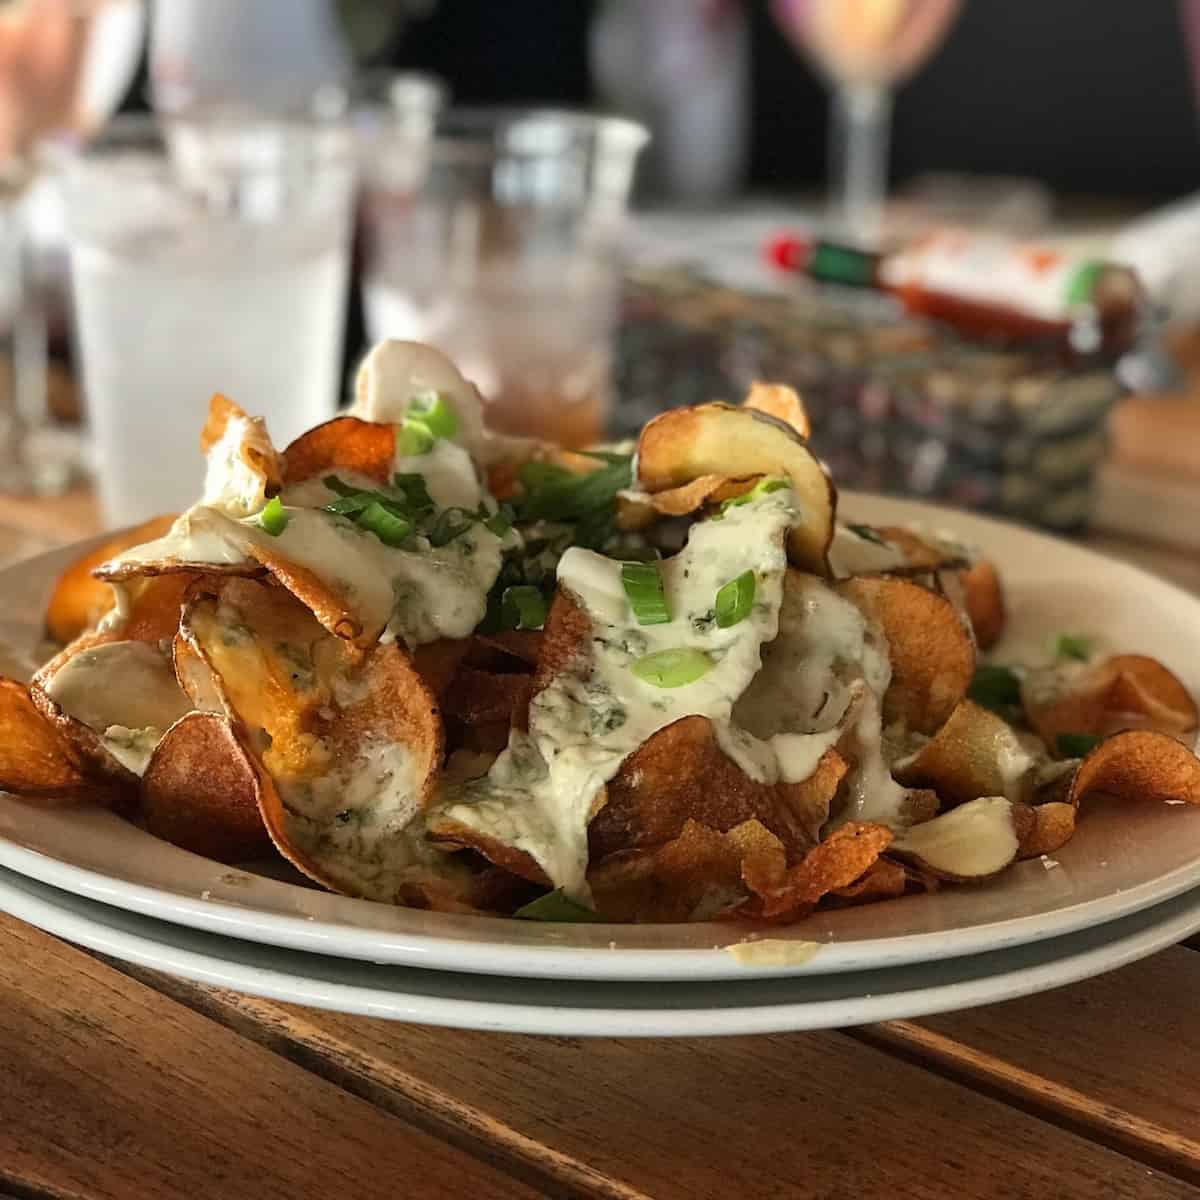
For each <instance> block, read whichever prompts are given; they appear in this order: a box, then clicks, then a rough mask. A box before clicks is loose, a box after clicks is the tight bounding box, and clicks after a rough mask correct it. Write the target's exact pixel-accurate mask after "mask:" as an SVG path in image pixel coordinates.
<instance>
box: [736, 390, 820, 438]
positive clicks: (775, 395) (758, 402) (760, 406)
mask: <svg viewBox="0 0 1200 1200" xmlns="http://www.w3.org/2000/svg"><path fill="white" fill-rule="evenodd" d="M742 407H743V408H753V409H756V410H757V411H758V412H764V413H766V414H767V415H768V416H772V417H774V418H775V419H776V420H777V421H782V422H783V423H784V424H785V425H790V426H791V427H792V428H793V429H794V430H795V431H796V432H797V433H798V434H799V435H800V436H801V437H802V438H806V439H807V438H810V437H811V436H812V425H811V423H810V422H809V419H808V410H807V409H806V408H805V407H804V401H803V400H801V399H800V393H799V392H797V391H796V389H795V388H790V387H787V386H785V385H784V384H782V383H762V382H759V381H755V382H754V383H752V384H751V385H750V391H749V392H747V393H746V399H745V400H743V401H742Z"/></svg>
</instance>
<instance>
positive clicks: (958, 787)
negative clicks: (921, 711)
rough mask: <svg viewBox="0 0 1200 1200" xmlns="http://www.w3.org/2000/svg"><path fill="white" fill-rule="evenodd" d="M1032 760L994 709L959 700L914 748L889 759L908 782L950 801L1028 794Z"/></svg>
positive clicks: (1019, 797)
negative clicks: (929, 737) (894, 759)
mask: <svg viewBox="0 0 1200 1200" xmlns="http://www.w3.org/2000/svg"><path fill="white" fill-rule="evenodd" d="M1033 766H1034V763H1033V760H1032V758H1031V757H1030V756H1029V755H1028V754H1027V753H1026V751H1025V749H1024V747H1023V746H1022V745H1021V742H1020V740H1019V739H1018V737H1017V734H1016V731H1015V730H1014V729H1013V728H1012V726H1011V725H1009V724H1008V723H1007V722H1006V721H1004V720H1002V719H1001V718H1000V717H998V716H997V715H996V714H995V713H993V712H991V711H989V710H988V709H986V708H981V707H980V706H979V705H978V704H975V703H973V702H972V701H970V700H963V701H962V702H961V703H960V704H959V705H958V706H957V707H956V708H955V709H954V711H953V712H952V713H951V714H950V716H949V717H948V718H947V720H946V723H945V724H944V725H943V726H942V727H941V729H939V730H938V731H937V733H936V734H934V736H933V738H932V740H930V741H929V742H927V743H926V744H925V745H924V746H922V747H921V749H920V750H918V751H917V752H916V753H915V754H912V755H909V757H908V758H906V759H902V760H900V761H899V762H896V763H893V764H892V774H893V775H894V776H895V777H896V779H897V780H898V781H899V782H900V783H903V784H905V785H907V786H909V787H930V788H933V789H935V790H936V791H937V793H938V795H939V796H941V797H942V799H943V800H945V801H946V802H947V803H949V804H964V803H966V802H967V801H968V800H974V799H976V798H977V797H979V796H1007V797H1008V799H1009V800H1027V799H1029V797H1030V796H1031V794H1032V791H1033V775H1032V772H1031V768H1032V767H1033Z"/></svg>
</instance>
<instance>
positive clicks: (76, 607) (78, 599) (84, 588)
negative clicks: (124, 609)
mask: <svg viewBox="0 0 1200 1200" xmlns="http://www.w3.org/2000/svg"><path fill="white" fill-rule="evenodd" d="M174 520H175V518H174V517H173V516H169V515H168V516H162V517H152V518H151V519H150V520H149V521H146V522H144V523H143V524H141V525H136V526H134V528H132V529H126V530H124V531H123V532H121V533H118V534H117V535H116V536H115V537H112V538H109V539H108V541H106V542H104V543H103V544H102V545H100V546H97V547H96V548H95V549H94V550H89V551H88V552H87V554H85V555H83V557H82V558H78V559H76V560H75V561H74V562H73V563H72V564H71V565H70V566H69V567H68V568H67V569H66V570H65V571H64V572H63V573H62V574H61V575H60V576H59V577H58V582H57V583H56V584H55V585H54V591H53V592H52V593H51V594H50V603H49V604H48V605H47V606H46V633H47V634H48V635H49V636H50V637H51V638H53V640H54V641H56V642H61V643H64V644H65V643H66V642H70V641H72V640H74V639H75V638H77V637H78V636H79V635H80V634H81V633H83V632H85V631H86V630H88V629H92V628H93V627H94V626H95V625H96V623H97V622H98V621H99V620H100V618H101V617H103V616H104V614H105V613H107V612H108V611H109V609H111V608H112V606H113V590H112V587H111V586H110V585H109V584H107V583H105V582H104V581H103V580H100V579H96V578H95V577H94V576H93V575H92V571H93V570H94V569H95V568H96V567H98V566H99V565H100V564H101V563H103V562H107V561H108V560H109V559H110V558H112V557H113V556H114V555H117V554H120V553H121V551H122V550H128V549H129V547H131V546H137V545H140V544H141V543H142V542H146V541H150V540H151V539H152V538H156V537H161V536H162V535H163V534H164V533H166V531H167V530H168V529H169V528H170V527H171V525H172V523H173V522H174Z"/></svg>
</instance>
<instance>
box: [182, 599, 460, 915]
mask: <svg viewBox="0 0 1200 1200" xmlns="http://www.w3.org/2000/svg"><path fill="white" fill-rule="evenodd" d="M181 632H182V633H183V635H184V638H185V640H186V641H187V642H188V644H189V645H190V647H191V648H192V650H194V651H195V652H196V654H197V655H198V656H199V657H201V658H202V659H203V660H204V661H205V662H206V663H207V664H208V666H209V668H210V669H211V670H212V672H213V674H214V676H216V678H217V679H218V680H219V689H218V691H219V694H220V695H221V696H222V697H223V699H224V701H225V703H226V704H227V705H228V708H229V710H230V716H231V717H232V718H233V719H234V721H235V725H236V727H237V728H238V731H239V738H240V739H241V740H243V741H244V742H245V744H246V745H247V746H249V747H250V748H251V749H252V750H253V751H254V752H255V754H256V755H257V756H258V759H259V761H260V762H261V764H262V767H263V768H264V771H265V773H266V776H269V784H270V786H266V785H263V786H261V787H260V792H259V802H260V805H261V809H262V815H263V820H264V822H265V824H266V827H267V830H268V832H269V833H270V835H271V839H272V841H274V843H275V845H276V846H277V847H278V849H279V851H280V852H281V853H282V854H283V855H284V857H285V858H287V859H288V860H289V861H291V862H292V863H293V864H294V865H295V866H296V867H298V868H299V869H300V870H301V871H303V872H304V873H305V874H307V875H309V876H310V877H311V878H313V879H315V880H317V881H318V882H320V883H323V884H325V886H327V887H329V888H332V889H333V890H334V891H340V892H343V893H345V894H347V895H354V896H362V897H364V898H367V899H375V900H385V901H388V902H392V903H394V902H396V896H397V895H398V894H399V891H400V890H401V889H402V888H403V887H405V886H407V885H408V884H409V883H411V881H412V879H413V878H414V877H417V876H420V877H421V878H426V877H429V876H431V875H438V874H439V872H441V871H443V870H444V871H445V872H446V873H448V875H460V876H461V875H463V872H464V871H465V870H466V868H465V867H464V866H463V865H462V864H459V863H452V862H450V861H449V860H447V859H446V857H445V855H443V854H441V853H440V852H439V851H437V850H436V849H433V848H432V847H430V846H429V845H428V844H426V843H425V842H424V841H423V838H422V836H421V835H422V833H423V826H422V824H421V820H420V814H421V811H422V810H423V808H424V807H425V805H426V804H427V803H428V801H429V799H430V797H431V795H432V791H433V786H434V783H435V780H436V776H437V772H438V770H439V769H440V767H441V763H442V756H443V734H442V726H441V721H440V718H439V716H438V709H437V704H436V702H435V700H434V698H433V696H432V695H431V694H430V692H429V691H428V689H427V688H426V687H425V685H424V683H423V682H422V680H421V677H420V675H419V674H418V673H417V671H416V669H415V668H414V667H413V665H412V663H411V661H410V660H409V659H408V658H407V656H406V655H405V654H404V652H403V651H402V650H401V649H400V647H399V646H398V645H396V644H395V643H394V642H390V643H385V644H380V645H377V646H375V647H374V648H373V649H371V650H370V651H369V652H368V653H367V654H366V655H365V657H364V656H363V655H361V654H359V653H358V652H356V651H355V650H354V649H353V648H352V647H350V646H347V645H346V644H345V643H344V642H341V641H339V640H338V639H336V638H333V637H331V636H330V635H329V634H328V633H327V632H326V631H325V630H324V629H322V628H321V626H320V625H319V624H318V623H317V621H316V620H315V619H314V617H313V616H312V614H311V613H310V612H308V610H307V609H305V608H304V607H303V606H302V605H300V604H299V603H298V602H297V601H296V600H295V599H294V598H293V597H291V596H289V595H288V593H287V592H286V591H284V590H283V589H281V588H277V587H275V588H273V587H269V586H265V585H262V584H256V583H252V582H249V581H245V580H232V581H228V582H226V583H224V584H223V586H222V589H221V593H220V595H219V597H209V596H197V597H196V598H195V599H194V600H193V601H192V602H191V603H190V604H189V607H188V609H187V610H186V612H185V614H184V620H183V623H182V626H181ZM467 874H468V875H469V874H470V872H469V871H468V872H467Z"/></svg>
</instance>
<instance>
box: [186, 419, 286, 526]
mask: <svg viewBox="0 0 1200 1200" xmlns="http://www.w3.org/2000/svg"><path fill="white" fill-rule="evenodd" d="M246 447H250V448H252V449H254V450H257V451H258V452H259V453H260V454H262V455H263V457H264V458H271V457H273V456H274V454H275V450H274V448H273V447H272V445H271V442H270V439H269V438H268V437H267V432H266V429H265V427H264V426H263V423H262V422H261V421H255V420H252V419H251V418H249V417H231V418H230V419H229V420H228V421H227V422H226V423H225V431H224V432H223V433H222V434H221V436H220V438H218V439H217V441H216V442H214V443H213V444H212V445H211V446H210V447H209V449H208V454H207V460H208V465H207V468H206V471H205V475H204V496H203V498H202V499H201V503H202V504H203V505H205V507H207V508H216V509H219V510H220V511H221V512H224V513H227V514H228V515H229V516H231V517H248V516H249V515H250V514H251V513H256V512H258V511H259V510H260V509H261V508H262V507H263V505H264V504H266V502H267V497H266V492H265V485H266V482H267V480H266V478H265V476H264V475H263V474H262V473H261V472H259V471H256V470H254V468H253V467H251V466H250V464H249V462H248V461H247V459H246V455H245V453H244V450H245V448H246Z"/></svg>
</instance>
